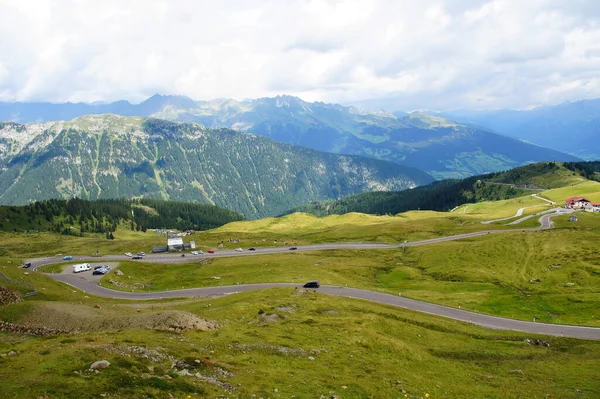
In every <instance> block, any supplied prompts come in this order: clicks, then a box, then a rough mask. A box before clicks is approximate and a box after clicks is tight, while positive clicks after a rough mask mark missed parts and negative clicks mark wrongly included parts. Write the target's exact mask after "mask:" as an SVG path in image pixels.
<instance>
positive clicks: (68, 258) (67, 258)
mask: <svg viewBox="0 0 600 399" xmlns="http://www.w3.org/2000/svg"><path fill="white" fill-rule="evenodd" d="M71 259H73V257H72V256H71V255H67V256H65V257H64V258H63V260H71Z"/></svg>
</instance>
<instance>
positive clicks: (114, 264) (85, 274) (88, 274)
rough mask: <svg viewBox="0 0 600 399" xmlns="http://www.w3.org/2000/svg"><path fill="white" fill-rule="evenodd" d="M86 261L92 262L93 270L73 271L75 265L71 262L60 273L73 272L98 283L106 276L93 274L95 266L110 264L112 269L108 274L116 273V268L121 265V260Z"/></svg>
mask: <svg viewBox="0 0 600 399" xmlns="http://www.w3.org/2000/svg"><path fill="white" fill-rule="evenodd" d="M86 263H89V264H90V266H91V270H88V271H85V272H79V273H73V265H72V264H69V265H65V266H64V267H63V270H62V272H61V273H60V274H73V275H76V276H79V277H81V278H82V279H84V280H87V281H91V282H95V283H97V282H98V281H100V279H101V278H102V277H104V275H95V276H94V275H93V272H94V267H96V266H100V265H107V266H110V271H109V272H108V273H106V275H109V274H111V273H114V272H115V270H116V269H117V268H118V267H119V262H86Z"/></svg>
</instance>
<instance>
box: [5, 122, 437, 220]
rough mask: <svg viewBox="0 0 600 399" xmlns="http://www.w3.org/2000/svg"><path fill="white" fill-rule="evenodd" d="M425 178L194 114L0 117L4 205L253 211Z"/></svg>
mask: <svg viewBox="0 0 600 399" xmlns="http://www.w3.org/2000/svg"><path fill="white" fill-rule="evenodd" d="M431 181H433V178H432V177H431V176H429V175H428V174H427V173H425V172H422V171H420V170H417V169H413V168H409V167H406V166H402V165H399V164H396V163H392V162H385V161H379V160H376V159H371V158H365V157H358V156H346V155H335V154H329V153H323V152H319V151H315V150H310V149H307V148H302V147H294V146H291V145H287V144H281V143H277V142H275V141H273V140H270V139H267V138H264V137H259V136H255V135H251V134H244V133H238V132H235V131H233V130H229V129H217V130H215V129H207V128H205V127H204V126H201V125H198V124H192V123H176V122H168V121H165V120H160V119H145V118H140V117H122V116H116V115H88V116H84V117H80V118H76V119H74V120H72V121H69V122H48V123H45V124H31V125H19V124H14V123H4V124H0V204H7V205H24V204H27V203H30V202H33V201H36V200H44V199H51V198H65V199H68V198H73V197H78V198H84V199H90V200H93V199H101V198H135V197H144V198H155V199H164V200H167V199H168V200H176V201H187V202H198V203H206V204H214V205H218V206H222V207H225V208H228V209H232V210H235V211H237V212H240V213H242V214H244V215H245V216H246V217H248V218H258V217H263V216H270V215H271V216H272V215H276V214H278V213H281V212H284V211H285V210H287V209H290V208H292V207H294V206H298V205H301V204H303V203H307V202H310V201H314V200H324V199H338V198H340V197H344V196H348V195H352V194H357V193H362V192H365V191H376V190H401V189H404V188H410V187H416V186H418V185H422V184H427V183H430V182H431Z"/></svg>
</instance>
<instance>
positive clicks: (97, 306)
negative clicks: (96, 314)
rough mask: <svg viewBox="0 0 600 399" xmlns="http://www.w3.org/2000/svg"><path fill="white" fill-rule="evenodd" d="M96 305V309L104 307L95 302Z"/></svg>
mask: <svg viewBox="0 0 600 399" xmlns="http://www.w3.org/2000/svg"><path fill="white" fill-rule="evenodd" d="M94 307H95V308H96V309H102V306H100V305H98V304H95V305H94Z"/></svg>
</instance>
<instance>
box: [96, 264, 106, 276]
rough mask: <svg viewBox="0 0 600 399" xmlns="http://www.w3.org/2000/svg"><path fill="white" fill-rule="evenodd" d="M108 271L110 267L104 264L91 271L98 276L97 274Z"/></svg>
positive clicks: (103, 273)
mask: <svg viewBox="0 0 600 399" xmlns="http://www.w3.org/2000/svg"><path fill="white" fill-rule="evenodd" d="M109 271H110V267H109V266H107V265H104V266H102V267H100V268H98V269H94V271H93V272H92V274H93V275H95V276H98V275H102V276H103V275H105V274H106V273H108V272H109Z"/></svg>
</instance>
